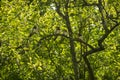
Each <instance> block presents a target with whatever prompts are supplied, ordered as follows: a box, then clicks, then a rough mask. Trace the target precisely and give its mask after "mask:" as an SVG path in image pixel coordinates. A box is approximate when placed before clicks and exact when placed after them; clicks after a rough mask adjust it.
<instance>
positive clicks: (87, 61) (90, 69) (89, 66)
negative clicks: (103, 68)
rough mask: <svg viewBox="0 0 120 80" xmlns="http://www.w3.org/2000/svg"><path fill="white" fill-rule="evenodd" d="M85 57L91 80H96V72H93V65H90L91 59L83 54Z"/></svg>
mask: <svg viewBox="0 0 120 80" xmlns="http://www.w3.org/2000/svg"><path fill="white" fill-rule="evenodd" d="M83 59H84V61H85V64H86V66H87V68H88V73H89V78H90V80H95V79H94V72H93V70H92V67H91V65H90V62H89V60H88V59H87V57H86V56H83Z"/></svg>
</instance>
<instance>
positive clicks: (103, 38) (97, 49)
mask: <svg viewBox="0 0 120 80" xmlns="http://www.w3.org/2000/svg"><path fill="white" fill-rule="evenodd" d="M119 25H120V23H116V25H114V26H113V27H112V28H111V29H110V30H109V31H108V32H107V33H105V34H104V35H103V36H102V37H101V38H100V39H99V40H98V46H99V47H97V48H94V49H91V50H89V51H87V52H85V53H84V54H83V56H88V55H90V54H93V53H95V52H99V51H102V50H104V49H105V48H104V46H103V45H102V43H103V42H104V40H105V39H106V38H107V37H108V35H109V34H110V33H111V32H112V31H113V30H114V29H115V28H116V27H117V26H119Z"/></svg>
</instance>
